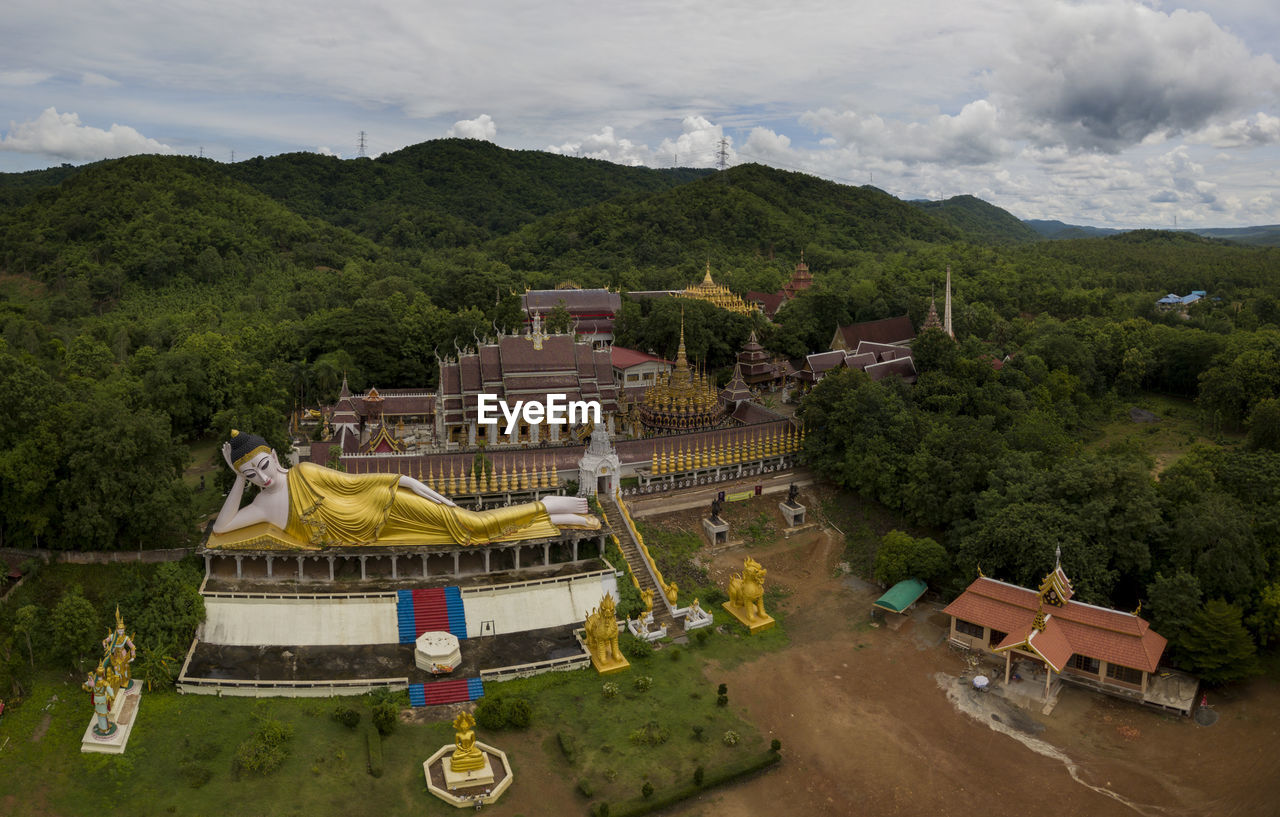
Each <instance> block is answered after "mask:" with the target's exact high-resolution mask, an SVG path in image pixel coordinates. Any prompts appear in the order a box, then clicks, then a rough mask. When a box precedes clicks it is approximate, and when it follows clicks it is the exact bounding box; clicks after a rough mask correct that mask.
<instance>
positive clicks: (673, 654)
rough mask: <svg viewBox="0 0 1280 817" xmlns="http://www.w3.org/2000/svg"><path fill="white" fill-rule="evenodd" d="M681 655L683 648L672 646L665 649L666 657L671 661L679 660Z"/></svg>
mask: <svg viewBox="0 0 1280 817" xmlns="http://www.w3.org/2000/svg"><path fill="white" fill-rule="evenodd" d="M682 655H684V650H682V649H680V648H679V647H672V648H671V649H669V650H667V657H668V658H670V659H671V660H672V661H679V660H680V656H682Z"/></svg>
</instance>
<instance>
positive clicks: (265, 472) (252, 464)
mask: <svg viewBox="0 0 1280 817" xmlns="http://www.w3.org/2000/svg"><path fill="white" fill-rule="evenodd" d="M240 473H241V474H243V475H244V478H245V479H247V480H249V481H250V482H252V483H253V484H254V485H257V486H258V487H259V488H262V489H263V490H266V489H268V488H270V487H271V486H273V485H277V484H279V482H280V479H281V477H282V476H283V474H282V473H281V469H280V462H279V460H277V459H276V452H274V451H272V452H271V453H261V454H255V455H254V457H253V459H251V460H249V461H248V462H246V463H245V464H244V465H242V466H240Z"/></svg>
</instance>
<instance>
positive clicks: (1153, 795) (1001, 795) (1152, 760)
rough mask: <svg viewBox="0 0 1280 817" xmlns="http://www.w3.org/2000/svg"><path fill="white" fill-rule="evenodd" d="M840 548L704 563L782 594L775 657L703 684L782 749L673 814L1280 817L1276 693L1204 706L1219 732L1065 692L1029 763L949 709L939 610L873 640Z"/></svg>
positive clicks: (1019, 748) (1249, 690) (831, 539)
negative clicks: (718, 687)
mask: <svg viewBox="0 0 1280 817" xmlns="http://www.w3.org/2000/svg"><path fill="white" fill-rule="evenodd" d="M842 548H843V543H842V541H841V539H840V537H838V536H837V535H835V534H832V533H827V532H824V531H818V532H813V533H810V534H807V535H802V536H800V537H797V538H795V539H793V540H791V541H783V542H779V543H777V544H776V545H772V546H768V547H757V548H752V549H750V550H749V551H744V550H742V549H736V550H732V551H728V552H724V553H721V554H719V555H717V556H716V557H715V559H714V562H713V563H712V565H711V571H712V573H713V574H714V575H715V576H716V578H717V579H718V580H724V579H726V577H727V576H728V574H730V573H732V572H736V571H738V570H740V569H741V565H742V559H743V556H744V555H745V554H746V553H750V555H751V556H753V557H754V558H756V559H758V560H759V561H760V562H761V563H763V564H764V565H765V567H766V568H767V569H768V571H769V578H768V582H769V583H775V582H776V583H777V584H778V585H780V586H784V587H785V588H787V589H788V590H789V591H790V592H789V595H788V596H787V598H786V599H785V601H784V602H783V603H782V609H783V611H784V613H785V615H786V628H787V632H788V634H789V636H790V639H791V645H790V646H789V647H788V648H787V649H786V650H784V651H782V652H779V653H773V654H770V655H768V656H766V657H764V658H762V659H760V660H757V661H754V662H752V663H749V664H745V665H742V666H739V667H737V668H734V669H733V670H730V671H727V672H725V671H716V670H715V669H709V671H708V674H709V675H711V674H714V675H715V677H716V680H717V681H724V682H727V683H728V685H729V694H730V701H731V705H735V706H739V707H741V708H742V709H743V710H744V712H745V713H746V715H747V716H748V717H749V718H750V719H751V720H752V721H753V722H754V723H755V724H756V725H757V726H759V727H760V728H761V730H762V731H764V732H767V733H769V734H770V735H771V736H774V737H777V738H779V739H780V740H781V741H782V747H783V763H782V764H780V765H779V766H778V767H775V770H773V771H770V772H768V773H766V774H763V775H761V776H759V777H757V778H755V779H752V780H749V781H746V782H744V783H740V784H738V785H736V786H733V787H730V788H726V789H722V790H718V791H714V792H711V793H709V794H708V795H706V796H704V797H703V798H701V799H700V800H698V801H694V802H692V803H689V804H685V805H684V806H682V807H680V808H677V809H674V810H673V811H672V812H670V813H671V814H673V815H681V816H682V817H694V815H699V816H701V815H706V816H707V817H710V816H711V815H715V817H737V816H738V815H743V816H744V817H745V816H746V815H759V814H763V813H775V814H780V813H786V814H851V813H858V814H876V815H894V814H902V815H918V814H935V815H973V814H981V813H982V812H983V811H984V810H985V809H988V808H1007V807H1008V805H1009V804H1012V803H1018V802H1022V803H1023V804H1024V806H1025V807H1026V808H1028V809H1037V810H1038V809H1042V808H1044V807H1045V805H1047V806H1048V808H1049V809H1050V810H1052V811H1053V812H1054V813H1056V814H1073V815H1074V814H1088V815H1111V814H1116V815H1132V814H1141V815H1152V816H1153V817H1154V816H1155V815H1202V814H1203V815H1210V814H1212V815H1224V816H1225V815H1241V816H1243V815H1274V814H1276V813H1277V812H1278V810H1280V806H1278V805H1277V803H1280V755H1278V754H1277V753H1276V751H1275V747H1276V746H1277V745H1280V743H1278V738H1280V683H1277V682H1276V680H1274V679H1258V680H1255V681H1253V682H1251V683H1248V684H1246V685H1243V686H1241V687H1239V688H1237V689H1235V690H1234V691H1232V692H1231V693H1230V694H1228V693H1223V694H1222V695H1218V694H1215V693H1210V699H1211V703H1215V704H1216V708H1217V710H1218V712H1219V713H1220V715H1221V718H1220V720H1219V721H1218V723H1217V724H1216V725H1214V726H1212V727H1209V728H1204V727H1199V726H1196V725H1195V724H1194V723H1192V722H1191V721H1190V720H1189V719H1184V718H1180V717H1176V716H1173V715H1163V714H1161V713H1158V712H1155V711H1151V710H1146V709H1143V708H1141V707H1138V706H1136V705H1134V704H1130V703H1126V702H1121V701H1117V700H1113V699H1110V698H1106V697H1104V696H1101V695H1097V694H1094V693H1091V692H1088V691H1086V690H1082V689H1077V688H1073V687H1066V688H1065V689H1064V690H1063V692H1062V696H1061V698H1060V701H1059V704H1058V706H1057V708H1056V709H1055V710H1054V711H1053V713H1052V714H1051V715H1049V716H1047V717H1046V716H1042V715H1041V714H1040V713H1039V712H1033V713H1028V715H1029V718H1027V719H1026V721H1027V722H1028V723H1030V724H1031V725H1032V726H1033V727H1034V729H1033V730H1032V731H1036V732H1038V734H1037V735H1036V736H1035V738H1036V739H1038V740H1033V739H1031V736H1030V735H1025V737H1026V738H1027V740H1028V741H1029V742H1031V743H1036V744H1038V745H1039V748H1040V751H1039V752H1037V751H1033V749H1032V748H1030V747H1029V746H1028V745H1026V743H1024V742H1023V741H1020V740H1018V739H1015V738H1014V737H1011V736H1010V735H1008V734H1004V733H1002V732H998V731H995V730H994V729H992V728H991V727H989V726H988V723H987V722H984V721H980V720H978V719H977V718H975V717H973V716H971V715H968V714H965V713H964V712H962V711H960V709H959V708H958V707H957V706H956V704H955V703H953V702H952V701H951V700H949V699H948V697H947V694H946V692H945V691H944V689H943V687H942V685H941V683H940V678H941V682H946V681H947V680H948V676H949V677H959V676H961V675H962V674H963V673H964V671H965V669H966V667H965V663H964V661H963V659H962V658H961V655H960V654H959V653H957V652H955V651H953V650H951V649H950V648H948V646H946V643H945V637H944V634H945V626H946V619H945V617H943V616H942V615H941V614H940V613H939V612H936V605H935V611H933V612H931V611H928V610H926V611H923V612H922V613H921V614H918V615H917V616H916V617H914V618H913V619H912V620H911V621H910V622H908V623H906V624H905V625H904V626H903V627H902V628H901V629H899V630H897V631H891V630H889V629H888V628H884V627H881V628H871V627H870V626H869V625H868V621H869V612H870V609H871V608H870V604H871V601H872V600H874V598H875V597H876V596H877V595H878V591H876V590H875V589H874V588H872V587H870V586H868V585H866V584H865V583H863V582H860V581H858V580H856V579H852V578H851V577H847V576H843V575H840V573H839V568H838V564H839V559H840V554H841V551H842ZM940 674H942V675H941V676H940ZM1032 719H1034V720H1032ZM1020 734H1021V733H1020ZM1046 754H1047V755H1049V756H1046ZM1055 755H1056V756H1055ZM784 803H785V805H784ZM764 804H769V805H768V806H767V807H766V806H765V805H764ZM1037 804H1038V805H1037Z"/></svg>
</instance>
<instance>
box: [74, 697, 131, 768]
mask: <svg viewBox="0 0 1280 817" xmlns="http://www.w3.org/2000/svg"><path fill="white" fill-rule="evenodd" d="M141 703H142V683H141V682H140V681H134V682H133V689H131V690H129V691H127V692H122V693H121V694H119V695H117V696H116V703H115V706H113V707H112V708H111V711H112V713H113V715H114V716H115V718H116V731H115V732H114V733H113V734H110V735H106V736H105V737H103V736H99V735H96V734H94V731H93V727H94V726H95V725H96V724H97V723H98V716H97V715H94V716H93V717H92V718H90V719H89V727H88V728H87V729H85V730H84V738H82V739H81V741H80V751H82V752H101V753H103V754H108V755H122V754H124V750H125V746H127V745H128V743H129V735H130V734H131V733H132V732H133V724H134V722H136V721H137V719H138V706H139V705H140V704H141Z"/></svg>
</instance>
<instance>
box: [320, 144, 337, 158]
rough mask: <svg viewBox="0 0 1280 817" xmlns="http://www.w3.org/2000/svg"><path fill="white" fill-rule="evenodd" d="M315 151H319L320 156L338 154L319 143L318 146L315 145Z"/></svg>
mask: <svg viewBox="0 0 1280 817" xmlns="http://www.w3.org/2000/svg"><path fill="white" fill-rule="evenodd" d="M315 152H316V153H319V154H320V155H321V156H337V155H338V154H336V153H334V152H333V151H332V150H330V149H329V148H327V147H325V146H324V145H320V146H319V147H317V148H316V150H315Z"/></svg>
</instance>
